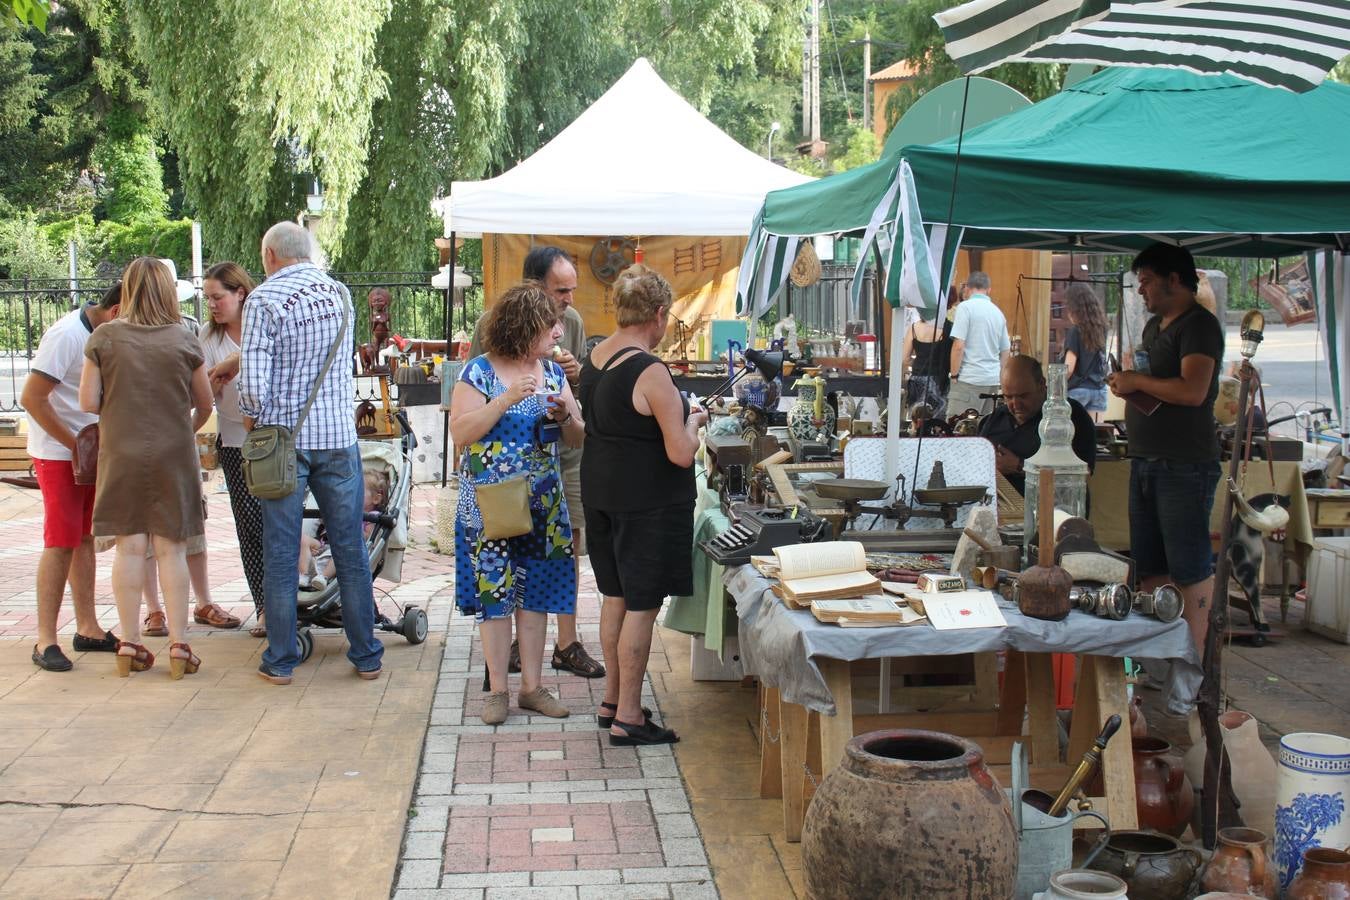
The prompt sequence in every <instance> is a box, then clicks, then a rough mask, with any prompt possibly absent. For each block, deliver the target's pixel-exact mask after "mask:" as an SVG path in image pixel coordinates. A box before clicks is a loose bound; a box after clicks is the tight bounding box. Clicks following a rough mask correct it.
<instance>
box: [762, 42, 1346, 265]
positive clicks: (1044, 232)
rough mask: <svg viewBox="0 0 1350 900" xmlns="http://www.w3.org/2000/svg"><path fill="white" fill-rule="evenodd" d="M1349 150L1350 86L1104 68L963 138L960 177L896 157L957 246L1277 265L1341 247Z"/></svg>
mask: <svg viewBox="0 0 1350 900" xmlns="http://www.w3.org/2000/svg"><path fill="white" fill-rule="evenodd" d="M1347 140H1350V86H1347V85H1341V84H1336V83H1333V82H1326V83H1324V84H1322V85H1321V86H1320V87H1318V88H1317V89H1315V90H1312V91H1308V92H1307V93H1303V94H1294V93H1291V92H1288V91H1281V90H1272V89H1270V88H1265V87H1261V86H1259V85H1256V84H1253V83H1252V82H1250V81H1245V80H1243V79H1240V78H1236V77H1234V76H1231V75H1209V76H1202V75H1193V74H1191V73H1188V72H1183V71H1179V70H1174V69H1107V70H1105V71H1103V72H1099V73H1098V74H1096V75H1094V76H1093V77H1091V78H1088V79H1086V80H1084V81H1081V82H1079V83H1078V84H1076V85H1074V86H1072V87H1069V88H1066V89H1065V90H1063V91H1061V92H1060V93H1058V94H1056V95H1054V96H1052V97H1049V98H1047V99H1045V100H1042V101H1041V102H1040V103H1037V104H1035V105H1034V106H1030V107H1028V108H1027V109H1024V110H1022V111H1020V112H1016V113H1012V114H1010V115H1007V116H1003V117H1002V118H999V119H996V120H994V121H993V122H989V123H987V124H985V125H983V126H981V127H979V128H975V129H972V130H970V131H968V132H967V133H966V135H965V137H964V140H963V141H962V144H961V150H960V159H959V163H958V160H957V146H956V141H955V140H950V139H949V140H946V141H941V142H939V143H935V144H930V145H928V146H908V147H905V148H904V150H903V151H902V153H903V155H904V156H905V158H907V159H909V161H910V163H911V165H912V166H913V168H914V177H915V181H916V184H917V186H918V191H919V197H920V203H921V206H922V208H923V213H924V221H925V222H945V221H947V215H948V209H949V206H951V208H952V221H953V223H954V224H956V225H959V226H962V227H964V228H965V236H964V242H965V245H966V246H971V247H982V248H996V247H1022V248H1035V249H1076V250H1080V251H1082V250H1089V251H1090V250H1097V251H1101V252H1130V251H1131V250H1135V249H1138V248H1141V247H1143V246H1146V245H1147V244H1149V243H1152V242H1153V241H1155V240H1165V241H1175V242H1177V243H1182V244H1185V245H1186V246H1188V247H1190V248H1191V250H1192V251H1193V252H1195V253H1197V254H1207V255H1221V256H1287V255H1290V254H1293V253H1297V252H1299V251H1301V250H1312V249H1329V248H1334V249H1346V247H1347V246H1348V242H1350V168H1348V167H1347V165H1346V159H1347V146H1346V142H1347ZM958 165H959V169H960V171H959V181H958V183H957V188H956V200H955V204H954V206H953V205H952V204H951V186H952V174H953V169H955V168H957V166H958ZM778 193H784V192H781V191H780V192H778Z"/></svg>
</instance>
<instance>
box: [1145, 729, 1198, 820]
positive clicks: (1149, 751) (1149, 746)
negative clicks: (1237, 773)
mask: <svg viewBox="0 0 1350 900" xmlns="http://www.w3.org/2000/svg"><path fill="white" fill-rule="evenodd" d="M1134 797H1135V806H1136V808H1137V809H1138V811H1139V827H1140V828H1152V829H1154V830H1155V831H1161V832H1162V833H1163V834H1170V835H1172V837H1180V836H1181V833H1182V832H1183V831H1185V830H1186V826H1187V825H1189V824H1190V823H1191V812H1192V810H1193V809H1194V808H1195V791H1194V789H1193V788H1192V787H1191V782H1190V779H1188V778H1187V777H1186V770H1185V769H1184V768H1182V764H1181V760H1180V759H1179V758H1177V757H1176V755H1175V754H1173V753H1172V745H1171V744H1169V743H1167V741H1164V740H1163V739H1162V738H1156V737H1143V738H1136V739H1135V741H1134Z"/></svg>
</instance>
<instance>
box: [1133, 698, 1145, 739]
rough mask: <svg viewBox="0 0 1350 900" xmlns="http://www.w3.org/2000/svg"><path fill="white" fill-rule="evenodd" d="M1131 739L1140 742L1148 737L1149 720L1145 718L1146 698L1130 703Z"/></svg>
mask: <svg viewBox="0 0 1350 900" xmlns="http://www.w3.org/2000/svg"><path fill="white" fill-rule="evenodd" d="M1130 737H1132V738H1134V739H1135V740H1138V739H1139V738H1146V737H1148V719H1146V718H1144V698H1143V697H1135V698H1134V699H1133V700H1131V701H1130Z"/></svg>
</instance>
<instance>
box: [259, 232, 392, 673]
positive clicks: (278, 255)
mask: <svg viewBox="0 0 1350 900" xmlns="http://www.w3.org/2000/svg"><path fill="white" fill-rule="evenodd" d="M312 254H313V243H312V238H311V237H310V234H309V232H308V231H306V230H305V229H304V228H302V227H300V226H299V225H296V224H295V223H294V222H280V223H278V224H276V225H273V226H272V227H271V228H269V229H268V230H267V233H266V234H265V235H263V240H262V257H263V271H265V272H266V273H267V280H266V281H265V282H263V283H262V284H261V285H259V286H258V288H257V289H256V290H254V291H253V293H251V294H249V296H248V302H247V303H246V304H244V333H243V344H242V346H241V348H240V355H241V361H240V371H239V408H240V409H241V410H242V411H243V413H244V416H245V420H244V424H245V426H246V427H248V428H250V429H252V428H253V427H254V425H284V426H286V427H287V428H290V429H292V431H294V429H295V423H296V422H297V421H298V420H299V418H300V412H301V410H302V409H303V408H304V405H305V400H306V399H307V398H308V397H309V392H310V390H311V388H312V387H313V385H314V383H315V381H316V380H317V379H318V378H319V375H320V373H321V372H322V370H323V364H324V361H325V360H326V359H327V358H328V351H329V348H330V347H331V346H332V345H333V341H334V340H336V339H337V337H338V331H339V330H340V329H341V328H342V326H343V318H344V316H345V317H346V322H347V329H346V333H345V334H344V335H343V336H342V339H341V346H339V347H338V352H337V356H336V357H334V359H333V365H332V367H331V368H330V369H329V370H328V373H327V374H326V375H324V378H323V383H322V385H321V386H320V388H319V392H318V394H317V395H316V396H315V398H314V405H313V407H311V408H310V410H309V414H308V415H307V416H306V417H305V421H304V425H303V427H302V428H301V429H300V431H299V433H298V434H296V435H295V447H296V490H295V492H294V493H293V494H291V495H290V496H289V497H285V498H283V499H281V500H262V501H260V502H261V504H262V518H263V568H264V573H265V574H264V578H263V593H264V602H265V607H266V621H267V650H266V651H264V652H263V656H262V665H260V666H259V667H258V674H259V675H261V676H262V677H263V678H264V679H266V680H267V681H270V682H272V683H273V684H290V682H291V672H292V670H294V668H295V666H296V665H297V664H298V663H299V652H298V646H297V641H296V612H295V610H296V591H297V588H298V584H297V580H296V574H295V573H296V566H297V564H298V562H299V555H300V526H301V524H302V520H303V515H304V500H305V491H306V488H308V489H309V491H311V492H312V493H313V494H314V499H315V500H316V501H317V502H318V505H319V512H320V514H321V515H322V516H323V521H324V525H325V526H326V528H327V530H328V539H329V546H330V547H331V548H332V551H333V562H334V563H335V564H336V566H337V579H338V584H339V585H340V590H341V595H342V627H343V629H344V630H345V631H346V633H347V641H348V643H349V644H350V648H349V649H348V651H347V658H348V659H349V660H351V663H352V665H353V666H354V667H355V668H356V672H357V674H358V675H360V676H361V677H362V678H366V679H373V678H378V677H379V674H380V668H381V663H380V659H381V656H382V655H383V653H384V646H383V645H382V644H381V643H380V642H379V641H377V640H376V639H375V598H374V595H373V593H372V590H371V583H370V566H369V558H368V557H367V555H366V548H365V543H364V539H363V537H362V528H361V525H362V523H361V514H362V511H363V504H364V499H365V482H364V478H363V476H362V472H361V454H360V452H359V450H358V449H357V445H356V423H355V419H354V417H353V406H352V403H353V397H354V396H355V391H354V386H353V383H352V363H351V360H352V349H353V339H352V331H353V327H354V324H355V319H356V315H355V311H354V310H353V309H352V301H351V296H350V295H349V294H348V292H347V288H346V286H345V285H343V284H341V283H339V282H337V281H334V280H333V279H332V278H329V277H328V275H327V274H326V273H325V272H324V271H323V270H322V269H320V268H319V267H318V266H316V265H314V263H312V262H311V261H310V258H311V256H312Z"/></svg>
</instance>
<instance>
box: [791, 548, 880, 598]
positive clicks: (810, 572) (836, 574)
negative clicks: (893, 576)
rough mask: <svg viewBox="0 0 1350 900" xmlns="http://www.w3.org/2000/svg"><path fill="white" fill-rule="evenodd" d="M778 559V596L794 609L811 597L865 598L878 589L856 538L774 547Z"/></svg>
mask: <svg viewBox="0 0 1350 900" xmlns="http://www.w3.org/2000/svg"><path fill="white" fill-rule="evenodd" d="M773 553H774V556H776V557H777V558H778V577H779V578H780V579H781V584H780V585H779V587H778V593H779V596H780V597H782V598H783V600H784V601H785V602H786V603H787V604H788V606H791V607H794V608H796V609H805V608H807V607H809V606H810V605H811V601H812V600H829V599H840V598H848V597H866V596H868V595H871V594H878V593H880V592H881V582H879V581H877V578H876V576H875V575H873V574H872V573H870V572H868V571H867V554H866V553H865V552H864V550H863V545H862V544H860V543H858V542H857V541H825V542H823V543H819V544H792V545H790V546H786V547H776V548H774V551H773Z"/></svg>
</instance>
